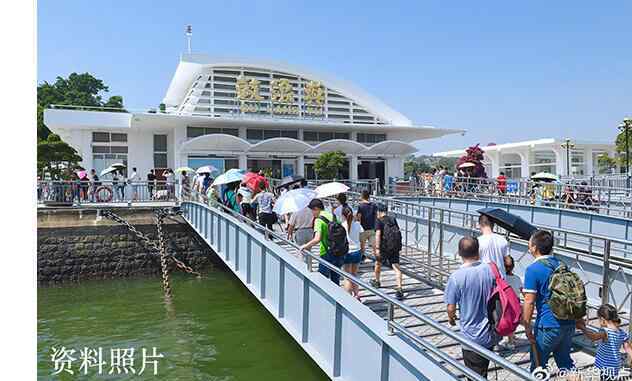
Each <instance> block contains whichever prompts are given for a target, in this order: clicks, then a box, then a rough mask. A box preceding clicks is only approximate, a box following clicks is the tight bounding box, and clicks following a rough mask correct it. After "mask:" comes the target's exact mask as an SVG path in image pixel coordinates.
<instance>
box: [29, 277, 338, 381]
mask: <svg viewBox="0 0 632 381" xmlns="http://www.w3.org/2000/svg"><path fill="white" fill-rule="evenodd" d="M171 285H172V289H173V299H172V302H171V303H165V300H164V296H163V292H162V290H161V287H160V280H159V279H156V278H153V279H133V280H107V281H89V282H84V283H80V284H67V285H63V286H40V287H39V289H38V296H37V302H38V303H37V304H38V311H37V317H38V320H37V330H38V343H37V347H38V354H37V356H38V361H37V362H38V379H40V380H49V379H50V380H128V379H129V380H132V379H133V380H137V379H147V380H149V379H152V380H155V379H159V380H275V381H283V380H300V381H309V380H327V379H328V378H327V376H326V375H325V374H324V373H323V372H322V370H321V369H320V368H319V367H318V366H317V365H316V364H315V363H314V362H313V361H312V360H311V359H310V358H309V356H308V355H307V354H306V353H305V352H304V351H303V350H302V349H301V348H300V346H299V345H298V344H296V342H295V341H294V340H293V339H292V338H291V337H290V336H289V335H288V334H287V333H286V332H285V330H284V329H283V328H282V327H281V326H280V325H278V323H277V322H276V321H275V320H274V318H273V317H272V316H271V315H270V314H269V313H268V312H267V310H265V308H264V307H262V306H261V305H260V304H259V302H258V301H257V300H256V299H255V298H254V297H253V296H252V295H251V294H250V292H249V291H248V290H247V289H246V288H245V287H244V286H243V285H242V284H241V283H240V282H239V280H237V279H236V278H235V277H234V276H233V275H232V274H231V273H229V272H228V271H227V270H221V269H213V270H211V271H209V272H208V273H206V274H205V275H204V276H203V277H202V278H201V279H196V278H194V277H191V276H187V275H184V274H175V276H172V281H171ZM53 347H54V348H55V349H56V350H57V354H58V355H61V354H63V353H64V352H61V351H59V349H60V348H61V347H65V348H66V350H67V351H69V350H72V349H74V350H75V352H74V353H72V354H71V357H72V358H75V360H73V361H70V362H66V363H65V364H66V365H68V364H69V365H70V370H72V371H73V372H74V374H70V373H68V372H66V371H65V370H64V371H62V372H61V373H59V374H56V375H55V374H53V373H55V362H54V361H53V359H52V355H53V354H54V353H55V352H54V351H53V349H52V348H53ZM86 347H87V348H90V349H94V350H97V349H98V348H101V350H102V357H101V361H102V362H104V364H103V365H102V370H101V372H100V373H99V368H98V366H95V367H91V368H87V369H88V371H87V375H86V374H84V373H85V369H80V367H81V364H82V356H81V351H82V350H83V349H84V348H86ZM153 347H155V348H156V353H157V354H162V355H163V356H164V357H162V358H159V359H156V361H157V364H158V365H157V375H154V374H153V366H152V365H151V363H149V361H151V360H152V359H151V358H149V357H147V358H146V360H147V366H146V369H145V371H144V373H143V375H140V376H139V375H138V373H139V372H140V368H141V365H142V357H143V356H142V348H145V349H146V350H147V356H149V355H151V354H152V349H153ZM126 348H134V354H133V355H132V356H129V358H133V359H134V360H133V361H134V363H133V366H132V368H134V371H135V372H136V373H134V374H132V373H131V368H130V367H129V366H128V367H127V368H126V369H128V371H129V372H130V373H128V374H127V375H126V374H125V373H124V368H122V367H119V368H116V367H115V368H112V358H111V350H114V351H115V352H116V350H117V349H126ZM121 352H122V351H121ZM66 353H68V352H66ZM128 353H130V352H128ZM92 354H94V355H96V354H97V353H94V352H93V353H92ZM93 357H94V358H93V364H94V363H95V362H96V361H95V360H97V361H98V356H93ZM115 357H116V356H115ZM58 358H59V357H58ZM62 359H63V358H62ZM65 359H67V357H66V358H65ZM114 362H116V359H115V360H114ZM58 364H59V367H58V370H59V369H60V368H61V364H62V362H61V361H60V362H58ZM66 369H68V368H67V367H66ZM110 371H112V373H111V374H109V373H110ZM119 372H120V374H119Z"/></svg>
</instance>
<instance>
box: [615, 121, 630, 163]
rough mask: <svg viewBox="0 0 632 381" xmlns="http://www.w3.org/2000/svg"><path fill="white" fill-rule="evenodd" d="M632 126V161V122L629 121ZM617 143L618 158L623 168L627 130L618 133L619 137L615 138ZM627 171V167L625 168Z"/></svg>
mask: <svg viewBox="0 0 632 381" xmlns="http://www.w3.org/2000/svg"><path fill="white" fill-rule="evenodd" d="M628 123H629V125H630V127H629V130H628V149H629V150H630V161H631V162H632V122H628ZM615 145H616V148H615V150H616V159H617V162H618V163H619V166H620V167H621V168H624V167H625V131H621V132H619V134H618V135H617V139H616V140H615ZM631 165H632V163H631ZM624 171H625V169H624Z"/></svg>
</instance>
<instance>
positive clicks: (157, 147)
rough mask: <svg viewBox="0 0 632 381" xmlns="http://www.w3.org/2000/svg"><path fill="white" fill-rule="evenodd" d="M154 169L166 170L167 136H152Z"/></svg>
mask: <svg viewBox="0 0 632 381" xmlns="http://www.w3.org/2000/svg"><path fill="white" fill-rule="evenodd" d="M154 168H167V135H154Z"/></svg>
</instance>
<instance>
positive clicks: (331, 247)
mask: <svg viewBox="0 0 632 381" xmlns="http://www.w3.org/2000/svg"><path fill="white" fill-rule="evenodd" d="M319 218H320V219H321V220H322V221H323V222H324V223H326V224H327V250H328V251H329V252H330V253H332V254H333V255H334V256H336V257H343V256H345V255H347V253H348V252H349V241H347V231H346V230H345V228H344V226H342V225H341V224H340V222H338V221H337V220H336V216H334V220H333V221H329V220H328V219H327V218H325V217H324V216H319Z"/></svg>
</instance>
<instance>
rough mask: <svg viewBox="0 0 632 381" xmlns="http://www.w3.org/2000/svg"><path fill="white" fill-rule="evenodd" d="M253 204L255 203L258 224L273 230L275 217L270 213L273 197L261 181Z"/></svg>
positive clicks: (274, 214)
mask: <svg viewBox="0 0 632 381" xmlns="http://www.w3.org/2000/svg"><path fill="white" fill-rule="evenodd" d="M254 202H256V203H257V207H258V212H259V214H258V216H259V223H260V224H261V225H264V226H265V227H266V228H268V229H270V230H273V229H274V224H275V223H276V222H277V215H276V213H274V212H273V211H272V208H273V207H274V195H273V194H272V192H270V191H269V190H268V188H267V187H266V183H265V182H264V181H263V180H262V181H261V182H260V183H259V193H257V195H256V196H255V198H254Z"/></svg>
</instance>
